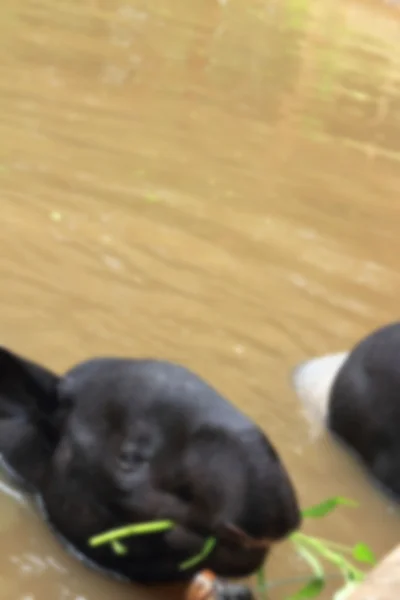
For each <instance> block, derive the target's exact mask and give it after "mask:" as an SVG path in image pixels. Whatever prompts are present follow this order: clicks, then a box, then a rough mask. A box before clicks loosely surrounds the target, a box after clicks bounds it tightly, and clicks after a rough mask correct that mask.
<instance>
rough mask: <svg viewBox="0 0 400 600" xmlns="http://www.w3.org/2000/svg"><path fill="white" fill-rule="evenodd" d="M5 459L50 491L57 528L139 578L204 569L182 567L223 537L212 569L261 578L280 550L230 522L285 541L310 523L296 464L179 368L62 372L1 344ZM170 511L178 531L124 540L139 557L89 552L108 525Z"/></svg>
mask: <svg viewBox="0 0 400 600" xmlns="http://www.w3.org/2000/svg"><path fill="white" fill-rule="evenodd" d="M0 454H1V455H2V457H3V460H4V461H5V464H6V465H7V466H8V467H9V468H10V469H11V470H12V471H13V472H14V473H15V474H16V475H17V476H18V477H19V479H20V481H22V482H23V483H24V484H25V485H28V486H29V487H30V489H31V490H32V491H34V492H36V493H37V492H38V493H39V495H40V499H41V504H42V505H43V507H44V510H45V512H46V514H47V518H48V520H49V522H50V524H51V526H52V527H53V528H54V530H55V531H56V532H57V533H59V534H60V535H61V536H62V537H63V538H64V539H65V540H66V541H67V542H69V544H71V545H72V546H73V547H74V548H75V549H76V550H77V551H78V552H80V553H82V554H84V555H85V556H86V557H87V558H89V559H90V560H92V561H94V563H96V564H97V565H98V566H100V567H102V568H105V569H108V570H111V571H113V572H115V573H118V574H120V575H122V576H125V577H127V578H129V579H130V580H133V581H137V582H142V583H158V582H172V581H178V580H180V579H185V578H189V577H191V576H192V575H193V571H187V572H184V573H183V572H181V571H179V569H178V564H179V563H180V562H181V561H182V560H185V559H187V558H188V557H190V556H192V555H193V554H196V553H197V552H198V551H199V550H200V549H201V548H202V546H203V544H204V541H205V539H206V537H207V536H209V535H215V536H218V537H219V542H218V544H217V547H216V549H215V550H214V551H213V553H212V554H211V555H210V556H209V558H208V559H207V560H206V561H205V562H204V563H203V564H202V565H201V566H202V567H204V568H210V569H212V570H214V571H215V572H216V573H217V574H218V575H220V576H231V577H241V576H247V575H249V574H250V573H252V572H254V571H255V570H256V569H257V568H258V567H259V566H260V565H261V564H262V562H263V560H264V559H265V557H266V553H267V552H266V550H265V549H263V548H254V547H253V548H246V547H244V546H243V544H240V540H239V539H237V540H235V539H232V536H233V537H234V535H235V534H234V533H233V534H232V531H231V530H230V526H231V525H233V526H234V527H236V528H239V529H240V530H243V531H244V532H245V533H246V534H247V535H249V536H252V537H254V538H256V539H260V538H270V539H280V538H283V537H285V536H286V535H287V534H289V533H290V532H291V531H292V530H294V529H295V528H297V527H298V525H299V522H300V516H299V509H298V504H297V499H296V495H295V492H294V490H293V487H292V485H291V482H290V480H289V478H288V475H287V473H286V470H285V468H284V467H283V465H282V464H281V462H280V460H279V458H278V456H277V454H276V452H275V451H274V449H273V447H272V446H271V444H270V443H269V441H268V440H267V438H266V437H265V435H264V434H263V433H262V431H261V430H260V429H259V428H258V427H256V426H255V425H254V424H253V423H252V422H251V421H250V420H249V419H248V418H247V417H245V416H244V415H243V414H241V413H240V412H239V411H238V410H237V409H236V408H234V407H233V406H232V405H231V404H230V403H229V402H227V401H226V400H225V399H224V398H222V397H221V396H220V395H219V394H218V393H217V392H216V391H215V390H214V389H212V388H211V387H210V386H209V385H207V384H206V383H205V382H203V381H202V380H201V379H199V378H198V377H197V376H196V375H194V374H193V373H191V372H190V371H188V370H187V369H185V368H183V367H180V366H177V365H174V364H171V363H167V362H162V361H156V360H128V359H111V358H103V359H94V360H90V361H87V362H84V363H81V364H80V365H78V366H76V367H75V368H73V369H71V370H70V371H69V372H67V374H66V375H65V376H64V377H58V376H56V375H55V374H53V373H51V372H50V371H48V370H47V369H45V368H42V367H40V366H38V365H35V364H33V363H31V362H29V361H27V360H25V359H23V358H20V357H18V356H16V355H14V354H12V353H11V352H9V351H7V350H5V349H2V350H1V349H0ZM163 518H168V519H172V520H174V521H176V523H177V527H176V528H174V529H173V530H171V531H170V532H167V533H165V534H156V535H151V536H145V537H140V538H130V539H129V540H124V543H125V544H126V545H127V547H128V549H129V552H128V554H127V555H126V556H117V555H115V554H114V553H113V551H112V550H111V548H110V547H109V546H107V547H100V548H97V549H91V548H90V547H89V546H88V543H87V542H88V538H89V537H91V536H92V535H94V534H98V533H100V532H102V531H104V530H107V529H110V528H114V527H117V526H121V525H125V524H128V523H133V522H139V521H147V520H153V519H163ZM197 568H198V567H197Z"/></svg>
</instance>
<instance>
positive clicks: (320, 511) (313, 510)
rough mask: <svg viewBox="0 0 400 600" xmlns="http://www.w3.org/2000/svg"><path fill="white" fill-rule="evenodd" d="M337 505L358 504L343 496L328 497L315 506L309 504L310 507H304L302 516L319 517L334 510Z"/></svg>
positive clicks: (353, 505) (354, 505)
mask: <svg viewBox="0 0 400 600" xmlns="http://www.w3.org/2000/svg"><path fill="white" fill-rule="evenodd" d="M338 506H352V507H356V506H358V504H357V502H354V501H353V500H348V499H347V498H343V497H342V496H337V497H336V498H329V499H328V500H324V502H321V503H320V504H316V505H315V506H311V507H310V508H305V509H304V510H303V511H302V515H303V517H311V518H316V519H318V518H320V517H325V516H326V515H328V514H329V513H330V512H332V511H333V510H335V508H337V507H338Z"/></svg>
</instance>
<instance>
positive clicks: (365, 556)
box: [352, 543, 376, 565]
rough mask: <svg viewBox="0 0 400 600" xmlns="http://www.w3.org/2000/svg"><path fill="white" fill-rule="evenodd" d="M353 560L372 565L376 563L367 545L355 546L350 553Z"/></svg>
mask: <svg viewBox="0 0 400 600" xmlns="http://www.w3.org/2000/svg"><path fill="white" fill-rule="evenodd" d="M352 555H353V558H355V559H356V560H358V561H359V562H362V563H367V564H369V565H374V564H375V563H376V558H375V554H374V553H373V552H372V550H371V548H370V547H369V546H367V544H362V543H360V544H356V545H355V546H354V548H353V551H352Z"/></svg>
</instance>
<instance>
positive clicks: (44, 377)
mask: <svg viewBox="0 0 400 600" xmlns="http://www.w3.org/2000/svg"><path fill="white" fill-rule="evenodd" d="M58 383H59V377H58V376H57V375H55V374H54V373H52V372H51V371H49V370H48V369H46V368H44V367H41V366H39V365H37V364H35V363H33V362H31V361H29V360H26V359H24V358H21V357H19V356H17V355H15V354H13V353H12V352H10V351H9V350H7V349H4V348H0V456H1V458H2V462H3V464H4V466H5V467H6V470H9V471H10V472H11V474H12V475H13V476H14V477H16V478H17V479H19V480H20V483H24V484H27V485H33V486H34V487H38V486H39V485H40V481H41V480H42V478H43V477H44V475H45V472H46V468H47V465H48V463H49V459H50V457H51V454H52V452H53V450H54V448H55V445H56V444H57V442H58V432H57V427H56V425H55V424H56V423H57V407H58V400H57V387H58Z"/></svg>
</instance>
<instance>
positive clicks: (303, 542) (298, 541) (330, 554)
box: [291, 532, 364, 581]
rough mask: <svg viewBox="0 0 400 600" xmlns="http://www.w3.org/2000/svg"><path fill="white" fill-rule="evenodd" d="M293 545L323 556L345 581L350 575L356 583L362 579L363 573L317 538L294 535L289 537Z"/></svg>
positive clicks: (302, 534) (301, 534) (299, 534)
mask: <svg viewBox="0 0 400 600" xmlns="http://www.w3.org/2000/svg"><path fill="white" fill-rule="evenodd" d="M291 539H292V541H293V543H294V544H295V546H297V547H301V546H306V547H307V546H308V547H309V548H312V549H313V550H315V551H316V552H317V553H318V554H320V555H321V556H323V557H324V558H325V559H326V560H328V561H329V562H331V563H333V564H334V565H336V566H337V567H338V568H339V569H340V570H341V571H342V572H343V574H344V576H345V579H346V580H347V579H348V577H347V575H350V576H351V577H352V578H354V579H355V580H357V581H361V580H362V579H364V573H363V572H362V571H360V570H359V569H357V568H356V567H354V566H353V565H352V564H351V563H350V562H349V561H348V560H346V559H345V558H344V557H343V556H340V554H338V553H337V552H334V551H332V550H330V548H329V547H328V546H327V545H325V544H324V543H323V542H321V541H320V540H319V539H318V538H315V537H312V536H307V535H305V534H304V533H300V532H298V533H295V534H293V535H292V537H291Z"/></svg>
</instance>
